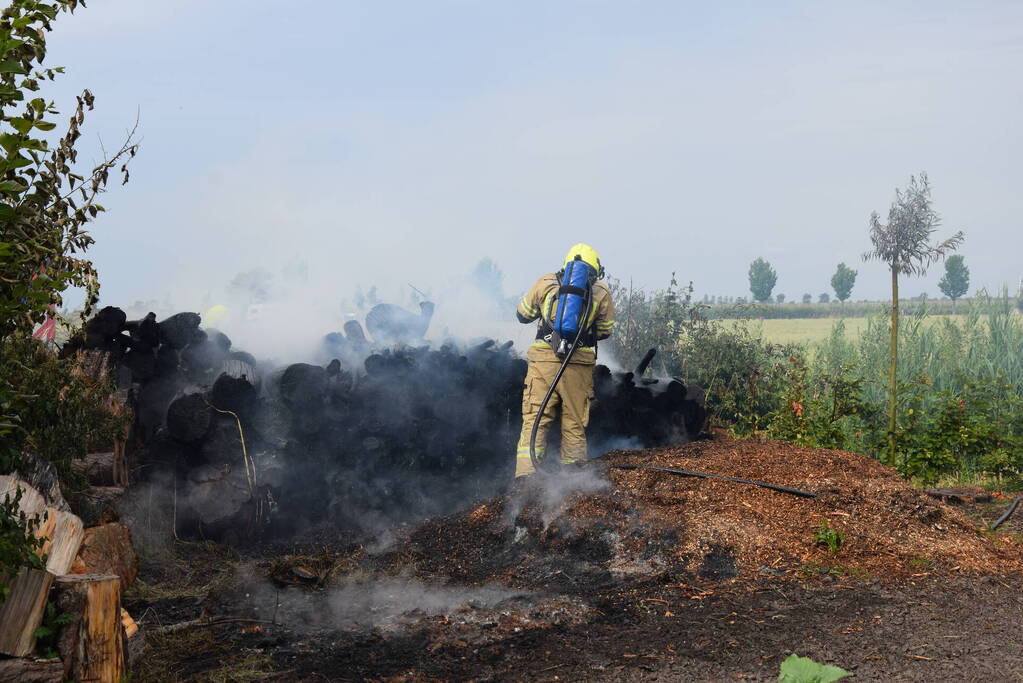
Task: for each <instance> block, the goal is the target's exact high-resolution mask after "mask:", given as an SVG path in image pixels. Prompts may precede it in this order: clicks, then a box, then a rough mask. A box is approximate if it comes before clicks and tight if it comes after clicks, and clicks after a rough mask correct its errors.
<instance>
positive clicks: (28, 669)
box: [0, 658, 64, 683]
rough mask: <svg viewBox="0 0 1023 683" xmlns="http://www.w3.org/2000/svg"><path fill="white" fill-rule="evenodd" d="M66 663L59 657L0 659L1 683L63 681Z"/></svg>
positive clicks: (52, 682)
mask: <svg viewBox="0 0 1023 683" xmlns="http://www.w3.org/2000/svg"><path fill="white" fill-rule="evenodd" d="M63 680H64V663H63V662H61V661H60V660H59V659H56V658H54V659H25V658H18V659H0V683H61V681H63Z"/></svg>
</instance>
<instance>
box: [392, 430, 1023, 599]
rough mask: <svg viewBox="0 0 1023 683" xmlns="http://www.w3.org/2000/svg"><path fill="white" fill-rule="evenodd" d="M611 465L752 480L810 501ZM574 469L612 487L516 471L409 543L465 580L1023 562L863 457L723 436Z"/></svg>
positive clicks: (908, 569)
mask: <svg viewBox="0 0 1023 683" xmlns="http://www.w3.org/2000/svg"><path fill="white" fill-rule="evenodd" d="M614 464H642V465H656V466H661V467H672V468H678V469H684V470H693V471H699V472H706V473H712V474H718V475H725V476H730V477H739V478H743V479H753V480H759V481H764V482H768V483H771V484H778V485H782V486H787V487H791V488H796V489H803V490H806V491H810V492H813V493H817V494H818V497H817V498H815V499H807V498H800V497H796V496H793V495H789V494H785V493H780V492H776V491H772V490H769V489H765V488H761V487H758V486H753V485H749V484H741V483H735V482H728V481H720V480H713V479H702V478H691V477H683V476H678V475H674V474H669V473H666V472H659V471H651V470H641V469H633V470H625V469H614V468H612V467H610V466H611V465H614ZM582 469H585V470H594V474H595V475H599V476H601V477H604V478H606V479H607V480H608V482H609V484H606V485H605V487H604V489H603V490H595V487H594V486H592V484H591V485H589V486H588V488H587V487H583V489H582V490H583V492H582V493H571V492H570V493H569V495H567V496H563V497H562V499H561V500H557V497H556V496H550V495H545V493H544V492H543V490H542V485H541V484H540V483H539V477H537V476H536V475H533V476H531V477H528V478H526V479H525V480H522V479H520V480H517V481H516V483H515V485H514V486H513V487H512V490H511V491H510V492H509V494H508V495H507V496H506V497H505V498H503V499H499V500H496V501H493V502H491V503H488V504H487V505H483V506H480V507H478V508H476V509H474V510H471V511H469V512H467V513H464V514H461V515H458V516H455V517H449V518H445V519H439V520H433V521H431V522H428V523H427V524H425V525H424V526H423V527H421V528H420V529H419V530H418V531H417V532H416V533H415V534H414V535H413V538H412V540H413V542H414V545H415V546H416V547H417V549H418V550H417V552H416V554H418V555H420V559H421V560H423V561H426V564H432V562H430V560H431V559H432V560H435V562H436V564H437V565H438V568H440V565H441V564H444V565H446V567H447V568H448V569H449V570H451V569H452V568H454V569H455V570H456V571H455V573H456V574H462V577H461V578H463V579H468V580H474V579H475V580H482V579H484V578H490V579H493V578H498V579H500V578H504V579H507V580H510V581H511V582H513V583H514V582H516V581H535V580H536V578H537V577H542V575H544V572H547V574H557V573H558V571H561V570H563V571H564V572H565V573H566V574H568V575H569V578H571V577H572V575H573V572H574V574H575V576H577V577H578V576H580V575H582V574H585V573H586V572H587V571H589V570H594V569H599V570H600V571H602V572H606V575H610V576H618V577H621V576H628V575H643V574H652V575H656V574H664V573H669V574H673V575H677V576H679V577H680V580H685V579H686V577H696V576H699V577H701V578H704V579H725V578H732V577H735V576H740V575H745V576H748V577H753V576H758V575H774V576H778V575H789V576H794V577H803V578H811V577H818V578H823V577H825V576H827V577H833V578H835V577H837V578H838V579H839V580H841V579H842V578H843V577H850V578H861V579H872V578H876V579H878V580H880V581H883V582H898V581H907V580H909V581H912V580H914V579H915V578H917V577H923V576H926V575H929V574H945V573H960V574H970V575H996V574H1010V573H1017V572H1020V571H1023V552H1021V550H1023V545H1021V544H1020V542H1019V541H1018V540H1017V539H1015V538H1012V537H1009V536H1006V535H997V536H996V535H993V534H988V533H985V532H984V531H983V530H982V529H981V528H979V527H978V526H977V525H976V524H975V523H974V522H972V521H970V520H969V519H968V518H967V517H966V516H965V514H964V513H963V512H962V511H961V510H960V509H958V507H952V506H950V505H947V504H945V503H943V502H941V501H938V500H935V499H933V498H931V497H929V496H927V495H926V494H925V493H924V492H922V491H919V490H917V489H914V488H913V487H912V486H910V485H909V484H908V483H907V482H905V481H904V480H903V479H901V478H900V477H899V476H898V475H896V474H895V473H894V472H893V471H892V470H891V469H889V468H887V467H885V466H883V465H881V464H880V463H879V462H877V461H876V460H873V459H872V458H869V457H867V456H864V455H861V454H858V453H851V452H847V451H832V450H820V449H812V448H803V447H800V446H795V445H792V444H790V443H786V442H781V441H767V440H736V439H731V438H727V437H718V438H715V439H713V440H707V441H698V442H694V443H689V444H685V445H682V446H672V447H666V448H658V449H651V450H645V451H612V452H610V453H608V454H607V455H605V456H604V457H603V458H601V459H600V460H597V461H591V462H590V463H588V464H587V465H585V466H584V467H583V468H582ZM593 478H594V479H596V477H593ZM552 501H553V502H552ZM824 528H830V529H831V530H833V531H834V532H835V533H836V534H837V535H838V537H840V539H841V541H840V545H839V546H838V547H837V549H834V548H829V547H828V546H827V545H826V544H825V543H823V542H822V540H821V539H820V538H819V536H820V534H819V532H820V531H821V530H822V529H824ZM833 538H834V537H833Z"/></svg>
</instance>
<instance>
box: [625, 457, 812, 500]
mask: <svg viewBox="0 0 1023 683" xmlns="http://www.w3.org/2000/svg"><path fill="white" fill-rule="evenodd" d="M609 467H611V468H612V469H616V470H654V471H655V472H667V473H669V474H677V475H679V476H682V477H699V478H701V479H718V480H720V481H732V482H735V483H737V484H752V485H753V486H762V487H763V488H765V489H771V490H772V491H778V492H780V493H788V494H789V495H792V496H799V497H800V498H817V497H818V496H819V495H820V494H817V493H813V492H812V491H803V490H801V489H793V488H789V487H788V486H779V485H778V484H768V483H767V482H766V481H757V480H755V479H740V478H739V477H726V476H725V475H723V474H708V473H707V472H692V471H690V470H680V469H677V468H675V467H661V466H659V465H636V464H634V463H616V464H614V465H609Z"/></svg>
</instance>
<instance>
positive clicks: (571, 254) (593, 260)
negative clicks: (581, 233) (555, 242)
mask: <svg viewBox="0 0 1023 683" xmlns="http://www.w3.org/2000/svg"><path fill="white" fill-rule="evenodd" d="M577 255H578V256H579V258H580V259H582V261H583V262H584V263H587V264H589V265H590V266H592V267H593V269H594V270H595V271H597V274H598V276H599V275H603V274H604V267H603V266H602V265H600V256H599V255H598V254H597V250H596V249H594V248H593V247H591V246H590V245H588V244H584V243H583V242H580V243H579V244H576V245H573V247H572V248H571V249H569V250H568V254H566V255H565V265H568V262H569V261H574V260H575V257H576V256H577Z"/></svg>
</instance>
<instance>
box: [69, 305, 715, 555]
mask: <svg viewBox="0 0 1023 683" xmlns="http://www.w3.org/2000/svg"><path fill="white" fill-rule="evenodd" d="M391 309H393V307H391ZM391 309H387V310H381V311H371V312H370V314H369V315H367V327H368V328H369V331H370V335H369V336H367V334H366V333H365V332H364V331H363V328H362V326H361V325H360V324H359V323H358V322H357V321H348V322H347V323H345V325H344V329H343V331H341V332H336V333H332V334H329V335H327V336H326V337H325V338H324V339H323V341H322V345H321V358H322V359H323V360H325V361H326V362H323V363H322V364H313V363H294V364H291V365H287V366H284V367H274V366H272V365H270V364H268V363H265V362H261V361H260V360H258V359H256V358H255V357H253V356H252V355H251V354H249V353H247V352H245V351H242V350H239V349H237V348H235V347H234V346H233V345H232V342H231V340H230V339H229V338H228V337H227V335H225V334H223V333H222V332H219V331H217V330H215V329H211V328H203V327H202V325H201V322H202V321H201V318H200V316H199V315H198V314H196V313H190V312H183V313H178V314H176V315H172V316H170V317H167V318H165V319H163V320H160V321H157V319H156V316H155V315H154V314H153V313H150V314H148V315H147V316H145V317H144V318H142V319H140V320H130V321H129V320H127V316H126V315H125V313H124V312H123V311H122V310H121V309H118V308H115V307H106V308H104V309H102V310H100V311H99V312H98V313H97V314H96V315H95V316H94V317H93V318H92V319H90V320H89V321H88V323H87V324H86V325H85V327H84V329H83V331H82V332H81V333H80V334H79V335H78V336H77V337H75V338H73V339H72V340H71V341H70V342H69V343H68V344H67V345H66V346H65V348H64V353H73V352H76V351H79V350H91V351H99V352H103V353H105V354H107V355H108V356H109V358H110V360H111V361H112V362H113V363H112V364H113V366H114V367H116V368H117V374H118V377H117V379H118V385H119V387H120V388H121V389H122V390H124V391H123V393H124V394H125V395H127V397H128V399H127V400H128V402H129V404H130V405H131V406H132V408H133V409H134V414H135V424H134V427H133V436H132V438H131V441H130V444H129V453H128V457H129V460H130V465H131V467H132V471H133V477H134V478H135V479H136V480H137V481H143V482H145V481H148V482H150V483H151V484H152V488H153V489H154V490H156V492H157V498H159V499H161V500H162V502H163V504H165V505H167V506H172V509H173V525H174V533H175V534H179V535H182V536H191V537H206V538H215V539H220V540H226V541H243V540H246V539H255V538H272V537H274V536H283V535H285V534H293V533H296V532H299V531H301V530H303V529H306V528H308V527H311V526H312V527H315V526H318V525H324V524H326V525H331V526H332V527H337V528H340V529H343V530H347V531H351V532H353V533H356V534H358V533H373V532H375V531H379V530H380V529H382V528H384V527H386V526H389V525H392V524H394V523H399V522H402V521H408V520H413V519H420V518H423V517H428V516H433V515H440V514H448V513H451V512H454V511H457V510H460V509H465V508H468V507H470V506H472V505H473V503H474V502H475V501H479V500H481V499H485V498H489V497H492V496H494V495H496V494H498V493H500V492H501V491H502V490H503V489H504V488H505V487H506V486H507V485H508V484H509V483H510V481H511V479H512V477H513V475H514V469H515V463H514V453H515V446H516V441H517V439H518V434H519V429H520V427H521V400H522V383H523V379H524V377H525V374H526V363H525V361H524V360H522V359H521V358H519V357H518V356H517V354H516V353H515V352H514V350H513V349H512V343H511V342H507V343H504V344H500V343H498V342H496V341H494V340H486V341H483V342H480V343H475V344H471V345H459V344H455V343H446V344H443V345H440V346H439V347H431V346H430V345H429V344H428V343H426V342H424V341H423V340H422V337H423V334H424V333H425V330H426V326H427V325H428V323H429V316H430V314H431V313H432V309H431V310H427V309H424V310H423V313H422V315H420V316H416V315H414V314H411V313H407V312H406V313H407V315H406V316H405V317H403V318H402V320H401V321H399V322H401V323H402V325H394V324H383V325H381V324H379V323H380V321H381V320H384V321H385V322H393V321H394V318H395V316H396V315H398V314H399V313H396V312H395V311H394V310H391ZM406 318H407V319H406ZM396 330H397V332H396ZM650 358H652V354H649V355H648V357H647V358H646V359H645V362H644V363H643V364H642V365H641V366H640V368H637V372H635V373H633V372H624V373H622V372H612V371H611V370H610V369H609V368H608V367H606V366H603V365H600V366H598V367H597V368H596V371H595V381H594V402H593V406H592V409H591V421H590V427H589V432H588V434H589V441H590V448H591V457H593V456H596V455H600V454H601V453H603V452H604V451H606V450H609V449H610V448H622V447H635V448H650V447H655V446H661V445H665V444H671V443H684V442H686V441H690V440H692V439H693V438H695V437H696V436H697V435H699V434H700V432H701V431H702V429H703V427H704V423H705V420H706V410H705V408H704V402H703V395H702V392H701V391H700V390H699V389H698V388H687V387H685V386H684V385H683V384H682V383H681V382H680V381H678V380H677V379H672V378H646V377H643V373H644V371H645V369H646V365H648V364H649V361H650ZM552 432H553V433H555V434H554V436H555V437H556V432H557V430H556V429H554V430H552ZM555 441H556V438H555ZM555 445H556V444H555Z"/></svg>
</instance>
